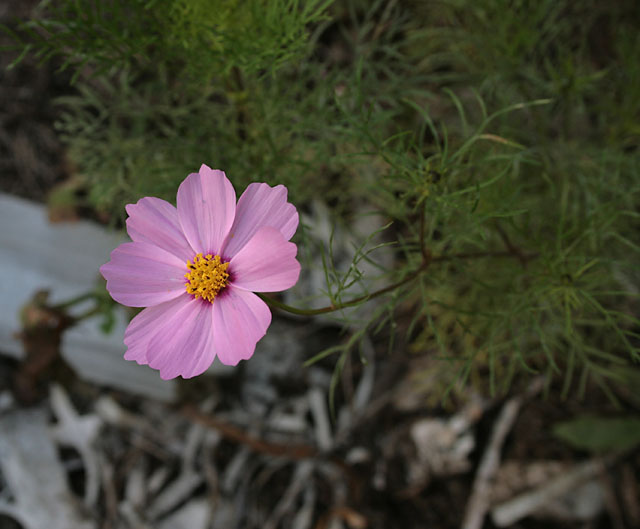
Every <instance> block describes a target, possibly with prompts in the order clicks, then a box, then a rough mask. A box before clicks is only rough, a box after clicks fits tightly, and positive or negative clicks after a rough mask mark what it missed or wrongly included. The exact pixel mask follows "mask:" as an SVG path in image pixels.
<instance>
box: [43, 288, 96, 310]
mask: <svg viewBox="0 0 640 529" xmlns="http://www.w3.org/2000/svg"><path fill="white" fill-rule="evenodd" d="M95 297H96V293H95V292H94V291H91V292H85V293H84V294H80V295H79V296H76V297H75V298H71V299H68V300H67V301H63V302H61V303H58V304H56V305H53V306H52V307H51V308H52V309H54V310H65V309H68V308H69V307H73V305H77V304H78V303H82V302H83V301H86V300H88V299H93V298H95Z"/></svg>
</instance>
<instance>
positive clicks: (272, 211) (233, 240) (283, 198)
mask: <svg viewBox="0 0 640 529" xmlns="http://www.w3.org/2000/svg"><path fill="white" fill-rule="evenodd" d="M263 226H271V227H272V228H276V229H277V230H279V231H280V233H282V235H283V237H284V238H285V239H286V240H287V241H288V240H289V239H291V237H293V234H294V233H295V232H296V229H297V228H298V212H297V211H296V208H295V207H294V206H293V204H289V203H288V202H287V188H286V187H284V186H282V185H280V186H276V187H270V186H269V185H267V184H249V186H248V187H247V189H246V190H245V192H244V193H242V196H241V197H240V200H238V207H237V210H236V218H235V220H234V221H233V226H232V227H231V231H230V232H229V235H228V236H227V239H226V241H225V245H224V248H223V253H224V255H225V256H226V258H227V259H230V258H231V257H233V256H234V255H235V254H236V253H238V251H239V250H240V249H241V248H242V247H243V246H244V245H245V244H247V242H249V240H250V239H251V237H253V236H254V235H255V233H256V232H257V231H258V230H259V229H260V228H262V227H263Z"/></svg>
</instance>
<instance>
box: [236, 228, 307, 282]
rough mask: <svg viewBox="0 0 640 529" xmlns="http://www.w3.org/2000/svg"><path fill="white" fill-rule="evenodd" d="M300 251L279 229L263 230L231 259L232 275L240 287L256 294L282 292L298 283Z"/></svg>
mask: <svg viewBox="0 0 640 529" xmlns="http://www.w3.org/2000/svg"><path fill="white" fill-rule="evenodd" d="M297 253H298V248H297V247H296V245H295V244H293V243H292V242H287V241H286V239H285V238H284V237H283V236H282V233H280V232H279V231H278V230H276V229H275V228H271V227H267V226H265V227H263V228H260V229H259V230H258V231H257V232H256V234H255V235H254V236H253V237H252V238H251V240H250V241H249V242H248V243H247V244H245V245H244V247H243V248H242V249H241V250H240V251H239V252H238V253H237V254H236V255H235V256H234V257H233V259H231V261H230V263H229V272H230V275H231V281H232V283H233V285H235V286H236V287H239V288H242V289H245V290H251V291H252V292H279V291H280V290H286V289H287V288H291V287H292V286H293V285H295V284H296V282H297V281H298V276H299V275H300V263H298V261H296V254H297Z"/></svg>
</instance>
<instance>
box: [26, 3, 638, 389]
mask: <svg viewBox="0 0 640 529" xmlns="http://www.w3.org/2000/svg"><path fill="white" fill-rule="evenodd" d="M329 4H332V3H331V2H327V1H321V0H309V1H307V2H302V1H296V0H277V1H267V0H251V1H249V2H238V1H232V0H226V1H222V0H216V1H205V0H198V1H193V2H191V1H186V0H167V1H164V2H162V1H160V0H157V1H149V0H147V1H143V0H135V1H130V2H129V1H128V2H122V1H120V0H112V1H110V2H90V1H89V0H77V1H73V2H71V1H59V2H52V3H50V4H46V7H45V9H44V10H43V12H42V13H43V16H42V18H40V19H38V20H33V21H29V22H25V23H24V24H23V25H22V26H21V28H20V30H21V31H22V33H20V35H21V36H20V37H19V38H21V39H23V40H24V43H25V45H26V46H27V47H28V48H29V49H31V50H33V51H35V53H36V54H39V56H40V57H41V58H42V59H43V60H46V59H49V58H52V57H54V56H60V57H62V59H63V63H62V64H63V66H69V67H73V68H74V70H75V72H76V76H77V82H76V88H77V94H76V95H74V96H71V97H66V98H64V99H61V100H60V106H61V109H62V115H61V118H60V120H59V123H58V128H59V131H60V133H61V135H62V136H63V138H64V139H65V141H66V143H67V144H68V148H69V154H70V157H71V158H72V159H73V160H74V161H75V162H76V165H77V167H78V170H79V172H80V174H81V175H82V177H83V178H84V181H85V183H86V185H87V188H88V190H89V194H90V198H91V200H92V201H93V203H94V205H95V206H96V207H97V208H99V209H101V210H103V211H105V212H107V213H108V214H110V215H111V217H112V218H114V219H116V218H118V217H120V218H121V217H122V216H123V215H124V207H123V206H124V204H126V203H128V202H132V201H135V200H137V199H138V198H139V197H141V196H145V195H153V196H161V197H164V198H166V199H168V200H172V199H173V197H174V196H175V191H176V188H177V185H178V184H179V183H180V181H181V180H182V179H183V178H184V177H185V176H186V174H188V173H189V172H193V171H195V170H197V169H198V166H199V165H200V163H203V162H204V163H208V164H209V165H211V166H215V167H218V168H222V169H224V170H225V171H226V172H227V174H228V175H229V176H230V177H231V178H232V180H233V182H234V184H235V185H236V188H237V189H242V188H243V187H244V186H245V185H246V184H247V183H249V182H251V181H255V180H260V181H268V182H269V183H272V184H276V183H283V184H285V185H287V187H288V188H289V194H290V198H291V200H292V201H293V202H294V203H295V204H296V205H297V206H298V207H299V208H300V209H302V210H305V209H307V208H308V207H309V205H310V204H312V203H313V202H314V201H317V200H322V201H323V202H324V203H325V204H327V205H329V206H330V208H331V211H332V214H333V219H334V220H335V221H336V222H337V223H340V224H343V225H347V226H348V225H349V224H352V223H353V222H355V221H356V220H358V218H360V217H362V216H364V215H368V214H370V213H372V212H373V213H375V214H377V215H379V216H381V217H383V218H384V221H383V222H381V223H380V225H378V226H375V227H374V228H373V229H372V230H371V231H372V232H373V231H374V230H375V231H378V230H379V229H380V228H381V226H382V225H385V224H387V223H388V222H392V225H391V226H390V227H387V228H386V229H385V230H384V231H382V232H381V233H380V234H372V237H371V238H370V239H366V237H363V240H362V241H361V244H356V245H355V248H354V249H353V254H352V255H351V259H350V260H347V262H344V261H343V260H341V259H339V258H338V257H337V256H336V251H335V248H334V244H333V243H334V241H333V240H330V241H324V240H322V239H321V238H319V236H318V235H316V234H315V233H314V230H313V229H312V228H313V226H310V227H309V228H310V229H303V230H301V234H300V235H298V242H300V243H301V247H302V251H301V255H302V256H303V258H304V263H303V266H304V268H305V269H306V270H309V269H313V268H319V269H321V271H322V272H323V273H324V277H325V281H326V288H325V291H326V292H325V293H326V297H327V300H326V301H327V303H331V304H333V305H341V304H345V302H348V301H349V300H351V299H353V298H358V297H359V296H364V297H366V296H367V295H369V294H371V293H372V289H371V286H370V285H371V282H370V280H371V278H370V277H368V276H367V274H366V273H365V272H364V268H365V266H364V265H365V263H366V264H367V265H370V266H371V267H373V270H375V272H374V275H378V276H379V277H377V279H379V280H380V279H381V280H383V281H386V284H393V283H398V286H397V288H393V289H390V290H389V291H384V292H383V294H382V295H380V296H378V297H377V298H376V300H377V301H372V302H371V305H370V308H369V309H367V310H363V311H359V312H356V313H353V312H347V311H342V312H338V313H336V314H337V316H336V317H337V319H338V320H339V321H341V322H342V323H344V324H345V329H346V331H345V338H344V340H343V342H342V343H339V344H336V345H334V346H333V347H331V348H330V349H328V350H327V351H324V352H322V353H320V354H319V355H318V356H317V357H315V359H318V358H322V357H325V356H327V355H329V354H335V355H338V358H339V361H338V366H340V365H344V363H345V361H346V358H347V356H348V355H349V354H351V353H352V352H354V351H360V353H361V357H364V355H363V354H362V343H363V340H364V339H365V337H366V336H368V335H375V336H376V337H378V338H379V339H380V340H382V339H384V340H387V343H388V344H389V350H390V351H392V352H393V351H394V350H397V349H406V350H409V351H411V352H412V353H413V354H430V355H437V356H438V357H439V358H441V359H442V362H441V363H439V364H438V367H437V369H438V370H439V371H438V377H436V379H437V380H440V381H442V387H439V388H434V392H439V394H445V392H446V390H447V389H450V388H451V387H453V384H454V382H456V381H459V380H463V381H466V382H470V383H474V384H478V385H482V386H486V387H488V388H489V389H490V390H491V391H493V392H499V391H506V389H507V388H508V387H509V386H510V384H511V383H512V382H513V381H514V379H516V378H517V377H521V376H525V377H526V376H529V375H530V374H533V373H545V374H547V375H548V380H549V381H553V380H560V381H562V384H563V388H564V393H565V395H568V394H569V393H570V392H571V391H577V394H578V395H580V394H584V392H585V391H586V388H587V387H588V385H589V383H590V382H594V383H595V384H597V385H599V386H600V387H601V388H602V390H603V391H605V392H606V393H607V394H608V395H610V397H611V398H612V399H614V400H615V398H616V397H615V391H614V390H613V389H612V388H615V385H616V384H620V385H624V384H629V381H628V377H627V374H628V371H629V366H631V365H632V364H636V363H637V362H638V361H639V360H640V352H639V350H638V338H639V337H640V336H639V334H638V332H639V331H638V329H639V328H640V327H639V325H640V321H639V320H638V318H637V317H635V316H634V314H637V312H638V310H637V309H638V292H639V290H638V283H639V280H640V276H639V275H638V271H637V270H638V269H637V262H638V259H639V257H640V256H639V255H638V253H639V252H640V245H638V242H637V240H638V233H639V230H640V215H639V214H638V213H637V211H638V199H639V192H640V180H639V179H638V170H639V168H640V167H639V165H640V159H639V156H638V149H639V147H640V145H639V140H640V130H639V129H638V121H637V116H638V113H639V112H640V65H639V64H638V61H637V60H636V59H637V56H638V52H639V51H640V37H639V36H638V32H637V25H638V22H640V13H639V12H638V9H637V5H636V2H634V1H632V0H628V1H624V0H623V1H621V2H617V3H616V4H615V6H610V5H606V6H605V5H604V4H601V3H598V2H596V1H595V0H588V1H587V2H582V3H579V4H576V3H575V2H570V1H569V0H559V1H558V0H554V1H551V0H549V1H542V2H526V1H520V0H489V1H485V2H480V3H478V2H471V1H468V0H445V1H443V2H422V1H419V0H413V1H409V0H405V1H404V2H400V1H396V2H393V1H392V2H387V1H381V0H378V1H375V2H369V1H357V0H342V1H336V2H334V3H333V4H332V5H331V8H330V11H327V10H326V9H327V8H328V7H329ZM327 13H328V14H329V15H330V16H331V20H330V21H326V18H327V17H326V16H325V15H326V14H327ZM598 32H602V33H604V35H605V37H604V38H603V40H602V41H601V42H600V41H597V42H596V41H595V40H594V38H595V37H593V35H596V34H598ZM373 235H376V237H375V238H374V237H373ZM389 244H390V246H389V248H385V250H384V251H391V252H392V256H393V262H392V263H391V264H389V263H387V262H384V260H383V259H380V258H379V255H380V254H381V253H382V252H383V249H382V247H381V245H384V246H385V247H386V246H388V245H389ZM390 249H391V250H390ZM369 274H371V273H369ZM405 280H406V281H405ZM400 330H402V332H400ZM337 380H338V379H337V378H335V379H334V385H335V384H337Z"/></svg>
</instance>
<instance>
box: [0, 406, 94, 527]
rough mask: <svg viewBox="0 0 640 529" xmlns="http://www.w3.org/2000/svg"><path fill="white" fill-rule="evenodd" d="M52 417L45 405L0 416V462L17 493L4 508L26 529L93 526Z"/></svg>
mask: <svg viewBox="0 0 640 529" xmlns="http://www.w3.org/2000/svg"><path fill="white" fill-rule="evenodd" d="M47 422H48V417H47V413H46V412H45V411H44V410H43V409H41V408H36V409H31V410H20V411H15V412H10V413H8V414H7V415H5V416H3V417H2V418H0V466H1V467H2V475H3V476H4V479H5V481H6V483H7V485H8V488H9V489H10V493H11V495H12V496H13V498H14V500H13V502H12V503H10V504H6V503H5V504H4V505H0V512H3V513H5V514H8V515H9V516H11V517H13V518H15V519H17V520H18V522H20V524H21V525H22V526H23V527H24V529H42V528H45V527H46V528H47V529H93V528H95V524H94V522H93V521H91V520H89V519H88V518H87V517H85V516H84V515H83V514H82V513H81V511H80V508H79V505H80V502H79V501H78V500H77V498H75V497H74V496H73V494H72V493H71V491H70V490H69V487H68V484H67V477H66V475H65V473H64V469H63V468H62V465H61V463H60V461H59V460H58V457H57V453H56V449H55V446H54V444H53V441H52V440H51V437H50V435H49V426H48V424H47Z"/></svg>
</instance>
